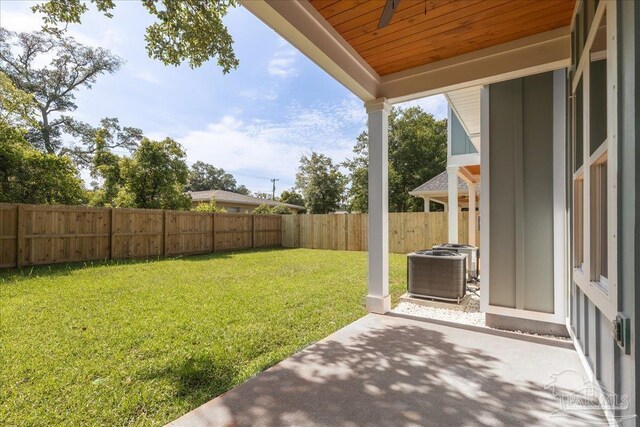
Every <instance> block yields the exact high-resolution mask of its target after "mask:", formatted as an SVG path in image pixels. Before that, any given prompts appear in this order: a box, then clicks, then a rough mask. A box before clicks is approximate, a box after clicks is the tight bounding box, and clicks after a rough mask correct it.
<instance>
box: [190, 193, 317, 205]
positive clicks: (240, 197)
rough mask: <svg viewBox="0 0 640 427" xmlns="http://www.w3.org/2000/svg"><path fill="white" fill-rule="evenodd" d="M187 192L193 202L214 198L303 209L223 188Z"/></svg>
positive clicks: (225, 201) (240, 202) (218, 200)
mask: <svg viewBox="0 0 640 427" xmlns="http://www.w3.org/2000/svg"><path fill="white" fill-rule="evenodd" d="M187 194H189V195H190V196H191V199H192V200H193V201H195V202H208V201H210V200H211V199H215V201H216V202H223V203H238V204H241V205H267V206H287V207H289V208H291V209H304V208H305V207H304V206H298V205H292V204H289V203H282V202H275V201H273V200H267V199H261V198H259V197H253V196H247V195H244V194H240V193H234V192H232V191H225V190H210V191H188V192H187Z"/></svg>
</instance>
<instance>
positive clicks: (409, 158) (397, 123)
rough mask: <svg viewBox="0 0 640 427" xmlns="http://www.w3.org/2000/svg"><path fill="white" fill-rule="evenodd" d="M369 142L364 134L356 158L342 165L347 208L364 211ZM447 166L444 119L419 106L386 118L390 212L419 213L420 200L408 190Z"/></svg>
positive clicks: (355, 151)
mask: <svg viewBox="0 0 640 427" xmlns="http://www.w3.org/2000/svg"><path fill="white" fill-rule="evenodd" d="M368 143H369V138H368V135H367V134H366V132H363V133H362V134H360V136H359V137H358V140H357V142H356V145H355V147H354V150H353V151H354V153H355V154H356V155H355V156H354V158H353V159H348V160H347V161H346V162H345V163H344V165H345V167H347V168H348V169H349V171H350V180H351V187H350V188H349V207H350V210H354V211H360V212H367V200H368V194H369V193H368V165H369V163H368ZM446 165H447V122H446V120H436V119H435V118H434V117H433V115H432V114H429V113H426V112H425V111H423V110H422V109H421V108H420V107H411V108H407V109H396V108H394V109H393V110H392V112H391V114H390V115H389V211H390V212H415V211H421V210H422V209H423V202H422V200H419V199H418V198H416V197H413V196H411V195H410V194H409V191H411V190H413V189H414V188H416V187H417V186H419V185H420V184H422V183H424V182H425V181H428V180H429V179H431V178H433V177H434V176H436V175H437V174H439V173H441V172H442V171H443V170H444V169H445V168H446Z"/></svg>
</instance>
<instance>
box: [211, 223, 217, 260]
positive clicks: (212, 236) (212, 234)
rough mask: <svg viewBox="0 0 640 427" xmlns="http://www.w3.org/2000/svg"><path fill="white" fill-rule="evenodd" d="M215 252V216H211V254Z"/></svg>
mask: <svg viewBox="0 0 640 427" xmlns="http://www.w3.org/2000/svg"><path fill="white" fill-rule="evenodd" d="M215 251H216V214H215V213H212V214H211V252H212V253H213V252H215Z"/></svg>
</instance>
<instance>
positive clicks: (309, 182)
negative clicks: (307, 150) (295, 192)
mask: <svg viewBox="0 0 640 427" xmlns="http://www.w3.org/2000/svg"><path fill="white" fill-rule="evenodd" d="M346 183H347V179H346V177H345V176H344V175H343V174H342V173H341V172H340V170H339V169H338V166H337V165H335V164H334V163H333V161H332V160H331V159H330V158H329V157H327V156H325V155H324V154H318V153H315V152H313V153H311V155H310V156H309V157H307V156H302V158H301V159H300V167H299V168H298V173H297V175H296V188H297V189H299V190H300V191H301V192H302V195H303V197H304V200H305V207H306V208H307V212H309V213H312V214H326V213H331V212H335V211H337V210H338V209H339V208H340V205H341V202H342V199H343V193H344V189H345V185H346Z"/></svg>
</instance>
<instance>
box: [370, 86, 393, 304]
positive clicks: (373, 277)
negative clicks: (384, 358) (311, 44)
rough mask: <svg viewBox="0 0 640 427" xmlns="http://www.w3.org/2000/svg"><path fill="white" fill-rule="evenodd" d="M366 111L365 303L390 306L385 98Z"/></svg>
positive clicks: (389, 109) (376, 101)
mask: <svg viewBox="0 0 640 427" xmlns="http://www.w3.org/2000/svg"><path fill="white" fill-rule="evenodd" d="M365 107H366V109H367V114H368V115H369V253H368V292H367V300H366V306H367V311H369V312H371V313H380V314H384V313H386V312H387V311H389V310H390V309H391V297H390V296H389V184H388V177H389V149H388V146H389V135H388V132H389V112H390V111H391V104H389V102H388V101H387V100H386V99H385V98H379V99H376V100H373V101H369V102H366V103H365Z"/></svg>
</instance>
